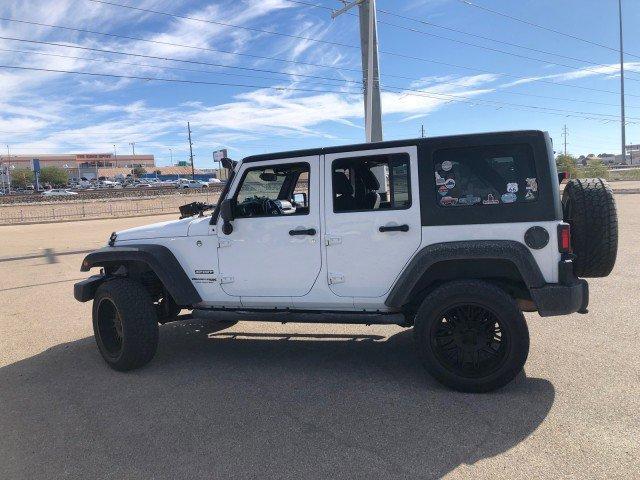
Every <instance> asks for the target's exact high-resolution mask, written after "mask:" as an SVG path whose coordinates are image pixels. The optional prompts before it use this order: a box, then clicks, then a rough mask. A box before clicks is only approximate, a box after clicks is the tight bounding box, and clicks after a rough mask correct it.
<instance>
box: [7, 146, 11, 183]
mask: <svg viewBox="0 0 640 480" xmlns="http://www.w3.org/2000/svg"><path fill="white" fill-rule="evenodd" d="M7 160H8V161H9V165H8V166H7V183H8V188H9V195H11V150H9V145H8V144H7Z"/></svg>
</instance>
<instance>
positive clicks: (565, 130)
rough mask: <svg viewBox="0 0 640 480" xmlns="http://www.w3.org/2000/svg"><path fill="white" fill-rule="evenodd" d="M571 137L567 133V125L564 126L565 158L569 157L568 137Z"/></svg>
mask: <svg viewBox="0 0 640 480" xmlns="http://www.w3.org/2000/svg"><path fill="white" fill-rule="evenodd" d="M568 135H569V132H568V131H567V125H565V126H564V128H563V129H562V136H563V137H564V156H565V157H566V156H567V136H568Z"/></svg>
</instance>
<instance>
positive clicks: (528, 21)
mask: <svg viewBox="0 0 640 480" xmlns="http://www.w3.org/2000/svg"><path fill="white" fill-rule="evenodd" d="M458 1H459V2H460V3H464V4H465V5H468V6H470V7H474V8H478V9H480V10H484V11H485V12H489V13H491V14H493V15H499V16H501V17H505V18H508V19H510V20H514V21H516V22H520V23H523V24H525V25H529V26H531V27H535V28H539V29H541V30H545V31H547V32H551V33H555V34H557V35H562V36H564V37H568V38H572V39H574V40H578V41H580V42H585V43H588V44H590V45H595V46H597V47H602V48H606V49H607V50H611V51H612V52H617V53H619V52H620V49H619V48H615V47H610V46H609V45H604V44H602V43H598V42H594V41H593V40H589V39H587V38H583V37H578V36H577V35H572V34H570V33H566V32H562V31H560V30H554V29H553V28H549V27H545V26H544V25H539V24H537V23H534V22H532V21H530V20H524V19H522V18H518V17H514V16H513V15H509V14H507V13H503V12H498V11H497V10H492V9H490V8H487V7H484V6H482V5H478V4H475V3H472V2H470V1H468V0H458ZM625 55H629V56H631V57H635V58H640V55H634V54H631V53H627V52H625Z"/></svg>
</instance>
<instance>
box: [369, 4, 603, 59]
mask: <svg viewBox="0 0 640 480" xmlns="http://www.w3.org/2000/svg"><path fill="white" fill-rule="evenodd" d="M378 11H379V12H381V13H384V14H385V15H389V16H391V17H396V18H401V19H403V20H410V21H412V22H417V23H421V24H423V25H427V26H429V27H434V28H440V29H442V30H448V31H450V32H455V33H459V34H462V35H467V36H470V37H474V38H480V39H482V40H487V41H490V42H495V43H499V44H502V45H508V46H510V47H516V48H522V49H524V50H530V51H532V52H537V53H542V54H545V55H552V56H556V57H560V58H566V59H567V60H573V61H576V62H584V63H587V64H591V65H597V66H602V64H600V63H597V62H593V61H591V60H585V59H584V58H577V57H571V56H568V55H564V54H562V53H557V52H549V51H547V50H540V49H538V48H533V47H527V46H526V45H521V44H518V43H513V42H508V41H505V40H499V39H496V38H491V37H486V36H484V35H479V34H477V33H470V32H465V31H464V30H458V29H456V28H452V27H447V26H444V25H438V24H437V23H433V22H429V21H426V20H421V19H418V18H414V17H409V16H407V15H402V14H399V13H394V12H390V11H388V10H382V9H378ZM380 23H384V22H380ZM386 24H387V25H390V26H394V27H396V28H400V29H404V30H411V31H416V30H413V29H411V28H410V27H406V26H403V25H396V24H391V23H386ZM418 32H419V33H423V34H425V35H432V36H433V35H434V34H432V33H429V32H422V31H418ZM438 38H444V39H447V40H450V41H453V42H458V40H457V39H453V38H449V37H438ZM474 46H477V47H480V48H487V47H484V46H482V45H475V44H474ZM501 53H503V52H501Z"/></svg>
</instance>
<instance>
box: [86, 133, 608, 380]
mask: <svg viewBox="0 0 640 480" xmlns="http://www.w3.org/2000/svg"><path fill="white" fill-rule="evenodd" d="M225 164H226V166H227V167H229V168H230V170H231V173H230V179H229V181H228V182H227V184H226V185H225V188H224V190H223V192H222V194H221V198H220V201H219V203H218V204H217V205H216V206H215V207H214V208H213V212H212V213H211V214H210V215H205V212H206V210H207V209H208V208H210V206H208V205H190V206H188V208H183V209H181V213H182V217H183V218H181V219H179V220H175V221H170V222H163V223H158V224H154V225H149V226H144V227H139V228H132V229H129V230H124V231H120V232H114V234H112V236H111V237H110V239H109V242H108V246H107V247H105V248H102V249H100V250H97V251H95V252H92V253H90V254H89V255H87V257H86V258H85V259H84V261H83V263H82V267H81V270H82V271H89V270H90V269H91V268H94V267H99V268H101V272H100V274H99V275H94V276H92V277H90V278H88V279H87V280H85V281H83V282H80V283H78V284H76V285H75V289H74V293H75V297H76V299H77V300H79V301H82V302H86V301H89V300H93V328H94V333H95V338H96V342H97V345H98V348H99V350H100V353H101V354H102V356H103V358H104V359H105V361H106V362H107V363H108V364H109V365H110V366H111V367H112V368H114V369H116V370H131V369H134V368H138V367H141V366H143V365H145V364H146V363H148V362H149V361H150V360H151V359H152V358H153V356H154V354H155V352H156V348H157V344H158V324H159V323H160V324H163V323H167V322H171V321H175V320H181V319H184V318H193V317H195V318H211V319H215V320H219V321H237V320H255V321H277V322H318V323H355V324H365V325H370V324H397V325H401V326H404V327H413V332H414V337H415V342H416V344H417V346H418V352H419V355H420V357H421V360H422V362H423V364H424V366H425V367H426V369H427V370H428V371H429V373H430V374H431V375H432V376H433V377H435V378H436V379H437V380H438V381H440V382H441V383H443V384H445V385H447V386H449V387H451V388H454V389H456V390H460V391H466V392H485V391H491V390H495V389H497V388H500V387H502V386H504V385H505V384H507V383H509V382H510V381H511V380H512V379H513V378H514V377H515V376H516V375H517V374H518V373H519V372H520V371H521V370H522V368H523V366H524V364H525V362H526V359H527V355H528V351H529V332H528V328H527V324H526V322H525V318H524V315H523V311H530V312H532V311H537V312H538V313H539V314H540V315H541V316H555V315H566V314H571V313H574V312H579V313H587V306H588V302H589V293H588V292H589V290H588V284H587V282H586V281H585V280H584V278H588V277H603V276H606V275H608V274H609V273H610V272H611V270H612V268H613V266H614V264H615V259H616V253H617V235H618V231H617V214H616V207H615V203H614V199H613V195H612V192H611V189H610V188H609V186H608V185H607V183H606V182H605V181H604V180H601V179H586V180H577V179H574V180H569V181H568V182H567V183H566V185H565V188H564V191H563V192H562V195H561V192H560V182H561V181H564V180H563V177H564V175H563V174H560V175H558V172H557V170H556V164H555V161H554V157H553V149H552V143H551V139H550V138H549V136H548V134H547V133H545V132H540V131H516V132H500V133H487V134H475V135H460V136H450V137H436V138H427V139H425V138H421V139H415V140H401V141H391V142H380V143H370V144H362V145H350V146H340V147H331V148H319V149H311V150H301V151H294V152H285V153H274V154H267V155H259V156H253V157H248V158H245V159H244V160H242V161H241V162H237V163H236V162H232V161H231V160H229V159H226V160H225ZM185 309H186V310H190V311H191V313H190V314H188V315H180V312H181V311H182V310H185Z"/></svg>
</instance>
